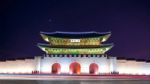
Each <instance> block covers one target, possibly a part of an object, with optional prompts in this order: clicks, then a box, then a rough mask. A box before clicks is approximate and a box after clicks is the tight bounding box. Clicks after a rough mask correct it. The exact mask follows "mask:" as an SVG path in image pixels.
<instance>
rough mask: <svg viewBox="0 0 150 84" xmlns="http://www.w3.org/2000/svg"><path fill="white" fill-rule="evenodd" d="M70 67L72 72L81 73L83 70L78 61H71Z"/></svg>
mask: <svg viewBox="0 0 150 84" xmlns="http://www.w3.org/2000/svg"><path fill="white" fill-rule="evenodd" d="M69 68H70V73H71V74H80V72H81V66H80V64H79V63H77V62H73V63H71V64H70V67H69Z"/></svg>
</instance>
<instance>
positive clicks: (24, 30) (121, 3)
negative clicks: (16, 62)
mask: <svg viewBox="0 0 150 84" xmlns="http://www.w3.org/2000/svg"><path fill="white" fill-rule="evenodd" d="M40 31H44V32H54V31H70V32H84V31H97V32H109V31H111V32H112V36H111V37H110V38H109V40H108V41H107V42H106V43H114V45H115V46H114V47H113V48H112V49H111V50H110V51H109V52H108V55H112V56H117V57H125V58H136V59H145V60H150V2H148V0H134V1H133V0H97V1H96V0H47V1H46V0H40V1H38V0H1V1H0V59H3V58H22V57H34V56H37V55H38V56H39V55H43V54H44V52H43V51H41V50H40V49H39V48H38V47H37V43H46V42H45V41H44V40H43V39H42V38H41V36H40Z"/></svg>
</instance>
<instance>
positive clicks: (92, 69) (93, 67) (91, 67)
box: [89, 63, 98, 74]
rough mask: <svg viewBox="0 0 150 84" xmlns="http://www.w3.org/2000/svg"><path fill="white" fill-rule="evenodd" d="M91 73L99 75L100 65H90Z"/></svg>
mask: <svg viewBox="0 0 150 84" xmlns="http://www.w3.org/2000/svg"><path fill="white" fill-rule="evenodd" d="M89 73H90V74H97V73H98V65H97V64H96V63H92V64H90V66H89Z"/></svg>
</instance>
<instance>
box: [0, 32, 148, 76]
mask: <svg viewBox="0 0 150 84" xmlns="http://www.w3.org/2000/svg"><path fill="white" fill-rule="evenodd" d="M41 36H42V38H43V39H44V40H45V41H46V42H47V44H41V43H39V44H38V47H39V48H40V49H41V50H43V51H44V53H46V54H45V55H44V56H35V58H34V59H24V60H13V61H3V62H0V73H13V74H14V73H15V74H21V73H22V74H95V75H100V74H130V75H150V63H149V62H146V61H136V60H126V59H124V60H120V59H117V57H115V56H108V55H107V54H106V52H107V51H109V50H110V49H111V48H112V47H113V44H104V42H106V41H107V40H108V38H109V37H110V36H111V32H104V33H98V32H52V33H46V32H41Z"/></svg>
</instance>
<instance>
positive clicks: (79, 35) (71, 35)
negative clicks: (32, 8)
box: [40, 32, 111, 39]
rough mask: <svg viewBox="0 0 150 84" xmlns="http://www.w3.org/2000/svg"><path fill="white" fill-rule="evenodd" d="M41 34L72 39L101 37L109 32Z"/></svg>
mask: <svg viewBox="0 0 150 84" xmlns="http://www.w3.org/2000/svg"><path fill="white" fill-rule="evenodd" d="M40 34H41V35H42V36H47V37H55V38H68V39H70V38H74V39H81V38H93V37H103V36H107V35H111V32H102V33H98V32H51V33H48V32H40Z"/></svg>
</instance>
